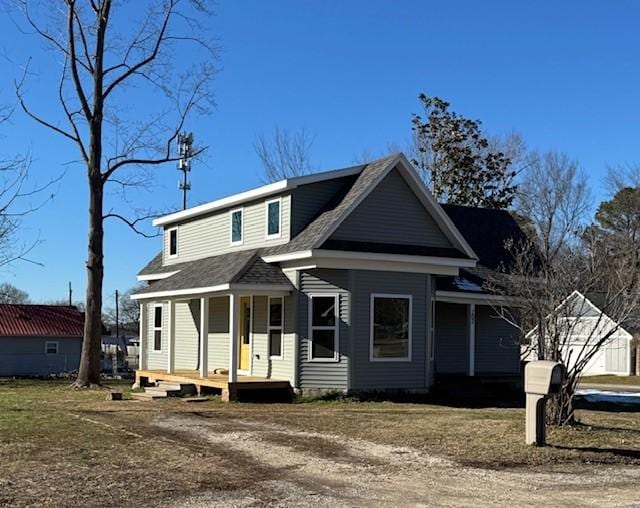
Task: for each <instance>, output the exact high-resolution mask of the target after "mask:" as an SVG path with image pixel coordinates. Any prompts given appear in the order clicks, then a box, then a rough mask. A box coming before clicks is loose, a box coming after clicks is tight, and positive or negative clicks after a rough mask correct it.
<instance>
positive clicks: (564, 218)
mask: <svg viewBox="0 0 640 508" xmlns="http://www.w3.org/2000/svg"><path fill="white" fill-rule="evenodd" d="M524 166H525V167H524V171H523V172H522V175H521V180H520V182H519V185H518V190H517V194H516V200H515V210H516V212H517V213H518V214H519V215H520V216H521V217H522V218H523V220H524V221H525V226H528V229H529V230H530V231H528V233H529V234H530V236H531V238H532V239H534V240H535V245H536V248H537V254H538V255H539V256H542V258H543V259H544V260H546V261H548V262H550V263H552V262H553V260H554V259H555V258H556V257H557V256H558V255H559V254H560V253H562V252H563V250H564V249H565V247H567V245H568V244H569V243H571V242H574V241H575V240H577V239H578V238H579V236H580V235H579V233H580V231H581V230H582V228H584V224H585V221H586V218H587V214H588V213H589V211H590V208H591V193H590V190H589V187H588V185H587V179H586V176H585V175H584V173H583V172H582V171H581V170H580V167H579V165H578V163H577V162H576V161H574V160H571V159H570V158H569V157H568V156H567V155H565V154H563V153H558V152H545V153H542V154H540V153H537V152H531V153H530V154H528V155H527V156H526V158H525V162H524Z"/></svg>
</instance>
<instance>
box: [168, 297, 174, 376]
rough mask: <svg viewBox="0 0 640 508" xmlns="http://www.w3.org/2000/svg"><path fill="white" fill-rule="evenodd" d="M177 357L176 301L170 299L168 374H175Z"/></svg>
mask: <svg viewBox="0 0 640 508" xmlns="http://www.w3.org/2000/svg"><path fill="white" fill-rule="evenodd" d="M175 357H176V302H175V301H174V300H169V337H168V340H167V374H173V371H174V370H175Z"/></svg>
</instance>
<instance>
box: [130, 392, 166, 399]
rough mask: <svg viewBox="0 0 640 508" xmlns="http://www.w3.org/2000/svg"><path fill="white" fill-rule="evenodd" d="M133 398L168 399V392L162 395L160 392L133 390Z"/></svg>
mask: <svg viewBox="0 0 640 508" xmlns="http://www.w3.org/2000/svg"><path fill="white" fill-rule="evenodd" d="M131 398H132V399H137V400H158V399H166V398H167V394H166V393H165V394H164V395H161V394H159V393H152V392H147V391H144V392H133V393H132V394H131Z"/></svg>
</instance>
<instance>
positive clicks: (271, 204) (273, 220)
mask: <svg viewBox="0 0 640 508" xmlns="http://www.w3.org/2000/svg"><path fill="white" fill-rule="evenodd" d="M266 207H267V213H266V215H267V238H279V237H280V226H281V217H282V216H281V214H280V198H278V199H272V200H271V201H267V202H266Z"/></svg>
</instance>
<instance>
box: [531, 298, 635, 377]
mask: <svg viewBox="0 0 640 508" xmlns="http://www.w3.org/2000/svg"><path fill="white" fill-rule="evenodd" d="M606 307H607V305H606V303H605V298H604V295H602V294H598V293H594V294H588V295H587V296H585V295H583V294H582V293H580V292H579V291H574V292H573V293H572V294H571V295H569V296H568V297H567V299H566V300H565V301H564V302H563V303H562V308H566V309H567V310H566V312H563V313H562V315H563V316H564V317H561V318H560V322H561V323H560V325H559V326H562V325H563V323H566V326H567V328H566V329H565V331H564V332H562V333H561V337H563V339H564V338H565V337H566V338H567V339H568V340H566V345H565V346H564V347H563V348H562V352H561V356H562V359H563V361H564V362H566V363H567V367H568V368H569V369H570V368H571V367H573V366H574V365H575V363H576V361H577V360H578V359H582V358H584V357H585V353H586V352H587V351H589V350H590V349H591V348H593V347H594V346H595V345H596V344H597V343H598V342H600V341H601V340H602V338H603V337H605V336H607V335H608V334H610V337H609V338H608V340H607V341H606V342H605V343H604V344H603V345H602V346H601V347H600V348H599V350H598V351H597V352H596V353H595V355H594V356H593V358H591V359H590V360H589V362H588V363H587V365H586V367H585V368H584V369H583V370H582V375H583V376H594V375H599V374H614V375H623V376H628V375H630V374H632V373H633V367H632V366H633V362H632V356H633V355H632V341H633V333H634V330H633V325H631V324H626V323H618V322H616V321H614V320H613V319H611V318H610V317H609V316H607V314H606V312H604V311H603V309H606ZM535 337H536V329H533V330H531V331H530V332H529V333H528V334H527V339H529V341H531V342H532V344H535ZM563 341H564V340H563ZM534 357H536V351H535V349H534V348H529V350H528V358H529V359H532V358H534Z"/></svg>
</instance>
